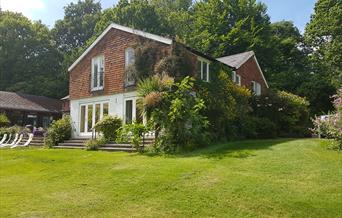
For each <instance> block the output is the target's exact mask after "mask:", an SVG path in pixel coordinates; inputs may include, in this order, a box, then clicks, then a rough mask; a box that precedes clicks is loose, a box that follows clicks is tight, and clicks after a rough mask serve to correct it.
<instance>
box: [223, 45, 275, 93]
mask: <svg viewBox="0 0 342 218" xmlns="http://www.w3.org/2000/svg"><path fill="white" fill-rule="evenodd" d="M251 57H253V58H254V60H255V62H256V64H257V66H258V69H259V71H260V73H261V76H262V78H263V80H264V82H265V84H266V86H267V88H269V86H268V84H267V81H266V79H265V76H264V73H263V72H262V70H261V67H260V65H259V63H258V60H257V59H256V57H255V54H254V52H253V51H246V52H243V53H239V54H234V55H229V56H225V57H220V58H217V59H216V60H218V61H220V62H221V63H224V64H226V65H228V66H230V67H233V68H235V69H239V68H240V67H241V66H242V65H243V64H244V63H246V61H248V60H249V59H250V58H251Z"/></svg>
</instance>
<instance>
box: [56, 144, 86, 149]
mask: <svg viewBox="0 0 342 218" xmlns="http://www.w3.org/2000/svg"><path fill="white" fill-rule="evenodd" d="M53 148H57V149H58V148H64V149H86V147H85V146H64V145H58V146H54V147H53Z"/></svg>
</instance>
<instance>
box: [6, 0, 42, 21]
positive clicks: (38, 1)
mask: <svg viewBox="0 0 342 218" xmlns="http://www.w3.org/2000/svg"><path fill="white" fill-rule="evenodd" d="M0 4H1V9H2V10H9V11H15V12H21V13H23V14H25V15H26V16H27V17H29V18H31V19H32V18H34V14H35V13H36V12H38V11H42V10H44V9H45V7H46V5H45V3H44V1H43V0H0Z"/></svg>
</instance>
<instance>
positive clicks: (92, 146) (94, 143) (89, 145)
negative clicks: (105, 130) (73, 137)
mask: <svg viewBox="0 0 342 218" xmlns="http://www.w3.org/2000/svg"><path fill="white" fill-rule="evenodd" d="M106 143H108V140H107V139H106V138H104V137H100V138H98V139H90V140H88V141H86V143H85V146H86V149H87V151H96V150H98V149H99V147H100V146H101V145H104V144H106Z"/></svg>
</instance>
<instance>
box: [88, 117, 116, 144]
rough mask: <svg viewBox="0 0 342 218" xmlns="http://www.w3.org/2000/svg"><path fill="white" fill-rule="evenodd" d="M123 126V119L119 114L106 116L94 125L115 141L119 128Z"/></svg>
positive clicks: (110, 139)
mask: <svg viewBox="0 0 342 218" xmlns="http://www.w3.org/2000/svg"><path fill="white" fill-rule="evenodd" d="M121 126H122V120H121V119H120V118H119V117H117V116H109V115H107V116H104V117H103V118H102V120H100V121H99V122H97V123H96V124H95V126H94V128H95V130H96V131H98V132H101V133H102V134H103V137H104V138H105V139H106V140H108V141H115V140H116V138H117V130H118V129H119V128H120V127H121Z"/></svg>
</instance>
